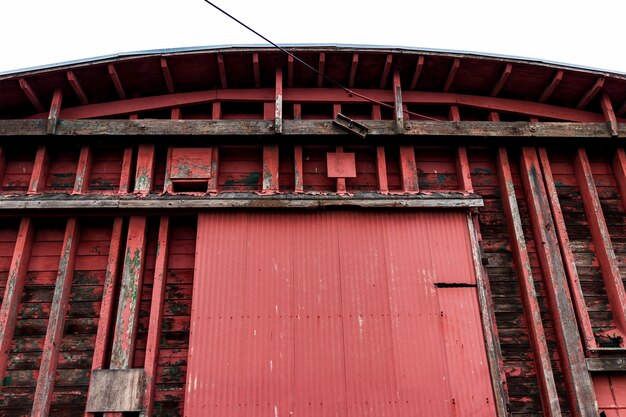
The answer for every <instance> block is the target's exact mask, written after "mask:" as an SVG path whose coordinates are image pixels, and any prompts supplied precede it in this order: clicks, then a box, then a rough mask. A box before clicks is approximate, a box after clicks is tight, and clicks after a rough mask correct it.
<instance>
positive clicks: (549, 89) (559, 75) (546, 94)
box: [539, 70, 564, 103]
mask: <svg viewBox="0 0 626 417" xmlns="http://www.w3.org/2000/svg"><path fill="white" fill-rule="evenodd" d="M563 74H564V73H563V70H558V71H557V72H556V74H554V77H553V78H552V81H550V84H548V85H547V86H546V88H544V90H543V92H542V93H541V96H540V97H539V103H543V102H544V101H546V100H548V99H549V98H550V96H551V95H552V93H553V92H554V90H556V88H557V87H558V86H559V84H560V83H561V80H562V79H563Z"/></svg>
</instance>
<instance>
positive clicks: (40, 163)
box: [27, 145, 50, 194]
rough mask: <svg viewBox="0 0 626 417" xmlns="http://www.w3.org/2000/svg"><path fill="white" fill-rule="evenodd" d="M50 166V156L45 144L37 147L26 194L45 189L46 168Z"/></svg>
mask: <svg viewBox="0 0 626 417" xmlns="http://www.w3.org/2000/svg"><path fill="white" fill-rule="evenodd" d="M49 168H50V157H49V155H48V148H47V147H46V146H45V145H41V146H39V148H37V155H36V156H35V164H34V165H33V173H32V174H31V177H30V185H29V186H28V192H27V194H37V193H41V192H42V191H44V190H45V189H46V181H47V179H48V169H49Z"/></svg>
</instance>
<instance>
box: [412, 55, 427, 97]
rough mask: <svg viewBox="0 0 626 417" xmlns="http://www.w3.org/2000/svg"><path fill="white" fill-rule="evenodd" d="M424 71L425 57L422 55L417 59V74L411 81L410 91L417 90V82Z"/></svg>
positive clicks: (414, 74) (415, 73)
mask: <svg viewBox="0 0 626 417" xmlns="http://www.w3.org/2000/svg"><path fill="white" fill-rule="evenodd" d="M422 69H424V57H423V56H422V55H420V56H419V57H417V64H415V72H414V73H413V78H412V79H411V86H410V87H409V90H415V87H417V82H418V81H419V79H420V75H421V74H422Z"/></svg>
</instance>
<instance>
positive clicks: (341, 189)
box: [333, 103, 347, 195]
mask: <svg viewBox="0 0 626 417" xmlns="http://www.w3.org/2000/svg"><path fill="white" fill-rule="evenodd" d="M339 113H341V104H338V103H335V104H333V119H336V118H337V115H338V114H339ZM335 152H337V153H343V145H337V146H335ZM346 191H347V190H346V179H345V178H341V177H340V178H337V194H339V195H344V194H345V193H346Z"/></svg>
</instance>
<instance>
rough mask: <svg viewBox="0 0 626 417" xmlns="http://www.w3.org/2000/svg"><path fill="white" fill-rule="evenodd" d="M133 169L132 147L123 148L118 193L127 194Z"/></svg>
mask: <svg viewBox="0 0 626 417" xmlns="http://www.w3.org/2000/svg"><path fill="white" fill-rule="evenodd" d="M132 171H133V148H132V147H130V146H129V147H126V148H124V156H123V159H122V171H121V172H120V186H119V191H118V193H119V194H128V193H129V192H130V186H131V175H132Z"/></svg>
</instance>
